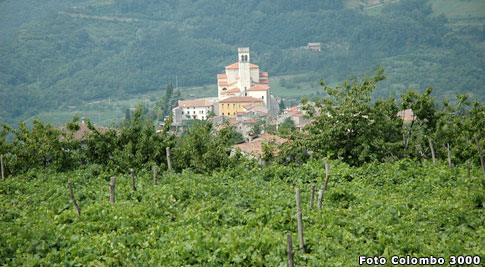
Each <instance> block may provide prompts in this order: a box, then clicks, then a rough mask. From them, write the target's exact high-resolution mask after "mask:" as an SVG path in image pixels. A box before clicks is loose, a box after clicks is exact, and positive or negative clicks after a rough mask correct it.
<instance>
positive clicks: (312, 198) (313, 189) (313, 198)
mask: <svg viewBox="0 0 485 267" xmlns="http://www.w3.org/2000/svg"><path fill="white" fill-rule="evenodd" d="M314 202H315V185H312V192H311V195H310V210H312V209H313V203H314Z"/></svg>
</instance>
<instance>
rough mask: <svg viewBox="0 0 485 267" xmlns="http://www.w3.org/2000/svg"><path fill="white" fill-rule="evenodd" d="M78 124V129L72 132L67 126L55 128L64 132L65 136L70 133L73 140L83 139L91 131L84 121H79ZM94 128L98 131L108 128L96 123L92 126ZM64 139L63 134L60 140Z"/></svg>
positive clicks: (102, 131)
mask: <svg viewBox="0 0 485 267" xmlns="http://www.w3.org/2000/svg"><path fill="white" fill-rule="evenodd" d="M78 125H79V130H77V131H76V132H73V133H72V132H71V131H69V130H68V129H67V126H59V127H57V129H59V130H61V131H63V132H64V133H65V134H66V136H67V135H69V134H71V133H72V137H73V138H74V140H79V141H83V140H84V139H85V138H86V137H87V136H88V135H89V134H90V133H92V132H93V131H91V130H90V129H89V128H88V125H87V124H86V123H84V121H83V122H81V123H79V124H78ZM94 128H95V129H96V130H97V131H98V132H100V133H105V132H107V131H108V130H109V128H106V127H103V126H96V125H95V126H94ZM64 139H65V137H64V136H61V137H60V140H64Z"/></svg>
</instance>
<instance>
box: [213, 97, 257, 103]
mask: <svg viewBox="0 0 485 267" xmlns="http://www.w3.org/2000/svg"><path fill="white" fill-rule="evenodd" d="M232 102H244V103H252V102H263V100H262V99H259V98H254V97H250V96H234V97H229V98H226V99H224V100H221V101H219V103H232Z"/></svg>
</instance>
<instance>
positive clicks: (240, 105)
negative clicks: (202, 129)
mask: <svg viewBox="0 0 485 267" xmlns="http://www.w3.org/2000/svg"><path fill="white" fill-rule="evenodd" d="M239 108H241V104H239ZM182 114H183V113H182Z"/></svg>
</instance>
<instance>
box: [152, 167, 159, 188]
mask: <svg viewBox="0 0 485 267" xmlns="http://www.w3.org/2000/svg"><path fill="white" fill-rule="evenodd" d="M157 170H158V167H157V166H156V165H155V166H153V184H154V185H157V183H158V180H157Z"/></svg>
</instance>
